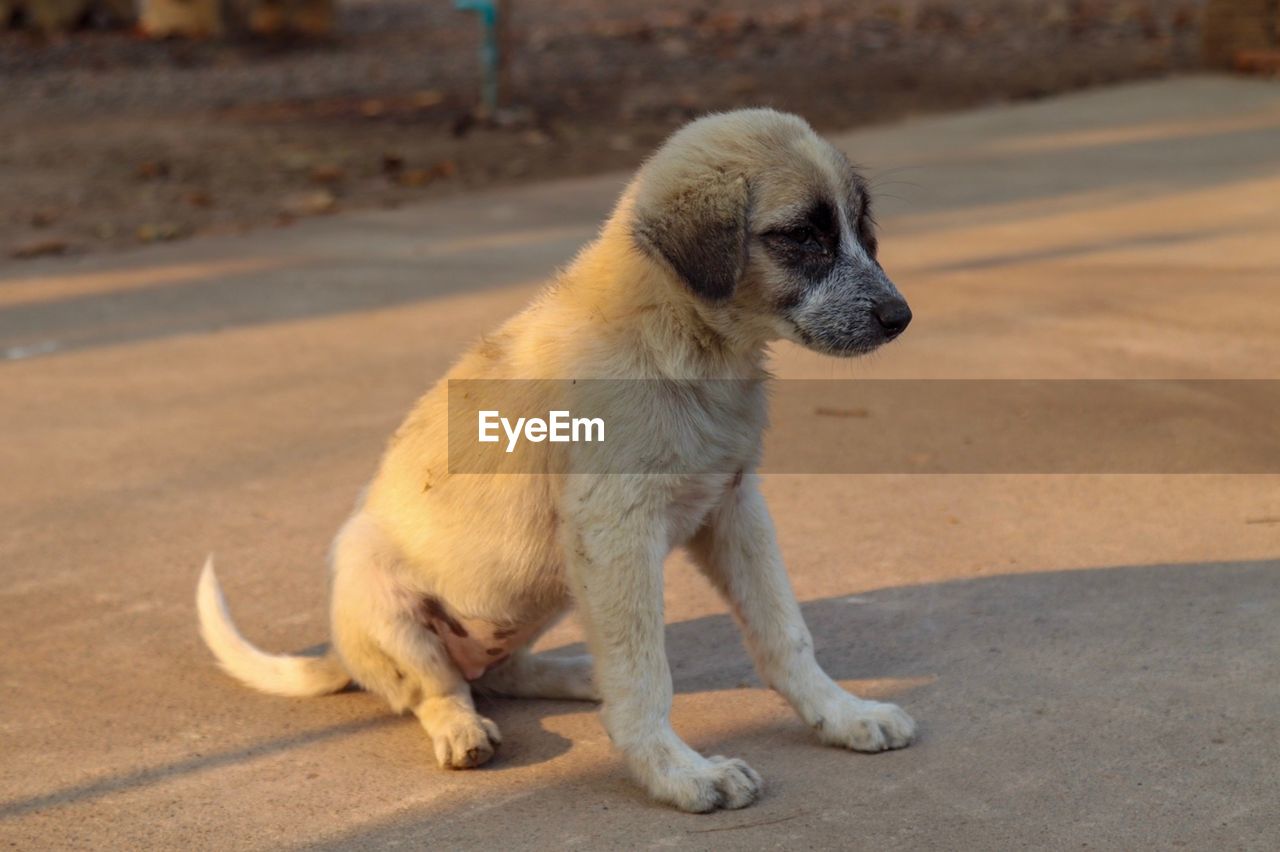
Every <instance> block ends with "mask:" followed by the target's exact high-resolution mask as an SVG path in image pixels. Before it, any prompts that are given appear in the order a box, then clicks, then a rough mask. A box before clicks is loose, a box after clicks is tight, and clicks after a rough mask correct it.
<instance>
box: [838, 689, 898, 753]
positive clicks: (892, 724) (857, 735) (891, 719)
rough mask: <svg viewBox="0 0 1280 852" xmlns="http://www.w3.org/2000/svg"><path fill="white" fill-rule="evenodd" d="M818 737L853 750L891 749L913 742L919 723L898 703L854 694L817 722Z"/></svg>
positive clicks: (874, 750)
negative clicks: (863, 698)
mask: <svg viewBox="0 0 1280 852" xmlns="http://www.w3.org/2000/svg"><path fill="white" fill-rule="evenodd" d="M813 729H814V730H815V731H817V733H818V739H820V740H821V741H822V742H824V743H826V744H827V745H835V746H841V747H842V748H847V749H852V750H853V751H869V752H876V751H887V750H889V749H895V748H903V747H905V746H908V745H910V744H911V741H912V740H913V739H915V736H916V723H915V722H914V721H913V720H912V718H911V717H910V716H908V715H907V714H906V712H905V711H904V710H903V709H902V708H901V707H899V706H898V705H896V704H885V703H883V702H880V701H864V700H862V699H860V698H855V697H853V696H852V695H850V696H849V697H848V699H847V700H842V701H840V702H839V703H838V704H837V705H835V706H834V707H831V708H828V709H827V712H825V713H823V715H822V716H821V717H820V718H819V719H818V720H817V721H816V722H814V723H813Z"/></svg>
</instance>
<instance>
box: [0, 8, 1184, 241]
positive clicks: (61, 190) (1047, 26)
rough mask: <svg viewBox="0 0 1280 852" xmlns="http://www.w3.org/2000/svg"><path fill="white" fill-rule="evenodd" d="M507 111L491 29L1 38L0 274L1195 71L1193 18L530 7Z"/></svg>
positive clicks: (514, 20)
mask: <svg viewBox="0 0 1280 852" xmlns="http://www.w3.org/2000/svg"><path fill="white" fill-rule="evenodd" d="M513 5H514V13H513V15H512V16H511V20H510V25H509V34H510V35H509V37H510V44H511V46H512V50H511V54H510V55H511V63H510V71H509V74H510V83H509V87H508V90H507V95H508V100H509V104H510V107H509V108H508V109H506V110H504V111H502V112H501V113H499V114H498V115H497V116H494V117H489V118H483V117H481V118H478V117H477V115H476V111H475V102H476V99H477V91H478V87H479V82H478V59H477V46H478V43H479V41H478V40H479V29H478V25H477V23H476V21H475V20H474V19H473V17H472V16H470V15H466V14H464V13H461V12H457V11H455V10H454V9H453V8H452V5H451V4H449V3H446V2H421V1H420V2H406V1H405V0H351V2H348V3H347V4H345V5H343V6H342V8H341V10H340V23H339V27H338V32H339V33H340V36H339V37H338V38H337V39H335V40H333V41H332V42H330V43H326V44H322V45H314V44H312V45H293V46H279V45H265V44H261V43H243V42H240V43H227V42H147V41H144V40H142V39H139V38H137V37H136V36H133V35H131V34H127V33H120V32H114V33H112V32H84V33H78V34H75V35H72V36H69V37H65V38H63V39H61V40H56V41H46V40H37V39H34V38H32V37H31V36H27V35H22V34H16V33H8V34H3V35H0V79H3V80H4V81H5V85H4V93H3V95H0V98H2V99H3V100H2V102H3V104H4V108H3V109H2V110H0V223H2V224H0V230H2V232H3V233H2V235H0V251H4V252H5V253H7V254H9V255H10V256H13V257H26V256H40V255H46V254H61V253H80V252H89V251H97V250H102V249H110V248H118V247H122V246H128V245H135V244H137V243H139V242H158V241H168V240H173V239H180V238H184V237H187V236H190V235H193V234H203V233H218V232H224V233H225V232H229V231H238V230H243V229H246V228H252V227H260V226H271V225H274V226H285V225H288V224H290V223H291V222H293V221H296V220H297V219H299V218H303V217H307V216H314V215H322V214H326V213H329V212H332V211H335V210H339V209H356V208H369V207H395V206H398V205H401V204H404V203H407V202H411V201H413V200H416V199H419V198H422V197H427V196H436V195H441V194H449V193H457V192H459V191H462V190H468V189H471V188H475V187H479V186H485V185H492V184H500V183H512V182H520V181H526V180H530V179H534V178H546V177H552V176H565V175H576V174H584V173H594V172H600V171H606V170H610V169H616V168H623V167H628V166H631V165H633V164H634V163H635V162H636V161H637V160H638V159H639V158H640V157H641V156H643V154H644V152H645V151H647V150H648V149H649V148H650V147H652V146H653V145H654V143H656V142H657V141H658V140H660V139H661V138H662V137H663V136H664V135H665V134H666V133H668V132H669V131H670V130H671V129H672V128H673V127H675V126H676V125H678V124H680V123H682V122H683V121H685V120H687V119H688V118H689V117H691V116H693V115H696V114H698V113H701V112H704V111H707V110H713V109H724V108H731V107H736V106H746V105H769V106H775V107H779V108H783V109H788V110H792V111H795V112H799V113H801V114H803V115H805V116H806V117H808V118H809V119H810V120H811V121H812V122H813V123H814V124H815V125H817V126H818V127H819V128H821V129H826V130H831V129H837V128H847V127H854V126H858V125H862V124H866V123H869V122H872V121H883V120H885V119H890V118H896V117H901V116H905V115H909V114H915V113H920V112H927V111H932V110H939V109H947V108H955V107H960V106H966V105H974V104H981V103H988V102H994V101H1001V100H1011V99H1028V98H1037V97H1042V96H1044V95H1048V94H1051V93H1057V92H1062V91H1066V90H1072V89H1077V88H1082V87H1087V86H1093V85H1097V84H1101V83H1104V82H1110V81H1117V80H1123V79H1129V78H1138V77H1150V76H1159V75H1162V74H1166V73H1169V72H1173V71H1181V70H1187V69H1189V68H1193V67H1195V66H1196V65H1197V59H1196V55H1197V42H1198V37H1197V26H1198V20H1199V17H1200V13H1201V8H1202V5H1203V0H1136V2H1130V0H1061V2H1059V0H1054V2H1033V1H1032V0H978V2H961V0H918V1H917V0H898V2H883V3H873V2H843V3H842V2H834V0H825V2H809V3H797V4H786V5H785V7H784V4H776V3H772V2H768V0H736V2H715V0H693V2H690V0H663V1H662V2H656V3H652V4H647V5H645V7H644V8H643V10H642V11H637V10H636V9H635V8H634V6H635V4H627V3H622V2H618V0H568V2H555V0H516V2H514V4H513Z"/></svg>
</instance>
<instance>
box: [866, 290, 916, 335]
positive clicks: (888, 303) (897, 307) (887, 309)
mask: <svg viewBox="0 0 1280 852" xmlns="http://www.w3.org/2000/svg"><path fill="white" fill-rule="evenodd" d="M873 313H875V316H876V321H877V322H879V323H880V328H882V329H884V333H885V334H886V335H888V337H889V338H890V339H892V338H894V337H897V336H898V335H899V334H902V332H904V331H906V330H907V325H908V324H910V322H911V307H910V306H909V305H908V304H907V302H906V300H905V299H902V298H894V299H885V300H884V301H883V302H880V303H879V304H878V305H876V306H875V309H874V311H873Z"/></svg>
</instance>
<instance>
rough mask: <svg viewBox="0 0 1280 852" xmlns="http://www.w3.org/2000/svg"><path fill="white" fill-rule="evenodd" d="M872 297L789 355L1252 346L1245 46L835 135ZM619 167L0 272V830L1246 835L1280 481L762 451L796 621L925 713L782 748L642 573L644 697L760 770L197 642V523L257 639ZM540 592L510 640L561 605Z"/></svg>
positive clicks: (571, 243)
mask: <svg viewBox="0 0 1280 852" xmlns="http://www.w3.org/2000/svg"><path fill="white" fill-rule="evenodd" d="M840 142H841V144H842V145H844V146H845V147H846V148H847V150H849V151H850V153H851V154H852V156H853V157H854V158H855V159H856V160H857V161H859V162H862V163H864V164H866V166H867V168H868V170H869V172H870V173H871V174H873V175H874V176H875V177H876V184H877V188H878V189H879V191H880V193H881V194H882V196H883V198H882V204H881V207H880V209H881V219H882V224H883V245H884V253H885V262H886V265H887V266H888V268H889V269H890V271H891V272H892V273H893V274H894V277H895V278H896V280H897V281H898V282H899V284H900V285H901V286H902V288H903V290H904V291H905V292H906V293H907V294H908V295H909V297H910V298H911V300H912V305H913V307H914V308H915V311H916V317H917V319H916V321H915V323H914V324H913V326H912V328H911V330H910V332H909V333H908V334H907V335H906V336H905V337H904V339H903V340H901V341H900V342H898V343H895V344H894V345H893V346H892V347H891V348H890V349H889V350H887V351H885V352H884V353H883V354H881V355H879V356H877V357H875V358H874V359H871V360H868V361H864V362H859V363H856V364H847V363H839V364H837V363H835V362H831V361H828V360H824V359H822V358H819V357H817V356H813V355H809V354H807V353H803V352H800V351H798V350H796V349H794V348H790V347H785V346H784V347H780V348H779V349H778V351H777V353H776V357H775V359H774V360H775V366H776V370H777V372H778V373H779V374H780V375H781V376H784V377H819V378H833V377H834V378H845V377H877V378H878V377H888V376H893V377H951V378H962V377H986V378H997V377H1023V378H1064V377H1072V378H1077V377H1095V378H1272V379H1275V378H1280V291H1278V290H1277V287H1278V286H1280V86H1277V85H1275V84H1268V83H1261V82H1248V81H1232V80H1227V79H1222V78H1192V79H1184V80H1178V81H1168V82H1160V83H1152V84H1145V85H1136V86H1126V87H1122V88H1116V89H1110V90H1104V91H1096V92H1091V93H1086V94H1081V95H1075V96H1070V97H1065V98H1059V99H1053V100H1045V101H1041V102H1038V103H1034V104H1027V105H1020V106H1014V107H998V108H992V109H987V110H981V111H977V112H970V113H965V114H962V115H956V116H951V117H941V118H929V119H922V120H917V121H911V122H907V123H904V124H900V125H895V126H891V127H884V128H877V129H872V130H867V131H863V132H858V133H855V134H851V135H847V136H844V137H841V139H840ZM621 180H622V177H621V176H613V177H604V178H599V179H591V180H584V181H577V182H573V183H564V184H554V185H546V186H535V187H529V188H525V189H520V190H513V191H508V192H503V193H500V194H493V195H486V196H476V197H471V198H467V199H459V200H454V201H449V202H444V203H439V204H433V205H429V206H423V207H419V208H416V209H411V210H402V211H396V212H384V213H370V214H362V215H352V216H343V217H338V218H333V219H328V220H323V221H315V222H311V223H307V224H305V225H302V226H299V227H296V228H293V229H289V230H284V231H274V232H269V231H264V232H260V233H256V234H253V235H251V236H247V237H242V238H237V239H226V240H208V241H202V242H192V243H188V244H183V245H175V246H168V247H162V248H156V249H153V250H149V251H146V252H141V253H137V254H127V255H118V256H112V257H101V256H99V257H92V258H88V259H85V260H83V261H80V260H74V259H66V260H50V261H41V262H31V263H24V264H12V265H9V266H4V267H0V352H3V354H4V357H5V360H4V361H2V362H0V422H3V423H4V437H5V440H4V441H3V442H2V443H0V482H3V483H4V487H3V488H2V489H0V516H3V517H4V519H5V522H4V524H3V525H0V572H2V573H0V577H2V578H3V583H2V584H0V686H2V690H0V842H7V843H8V844H10V845H14V846H16V847H18V848H32V849H35V848H41V849H45V848H93V849H103V848H141V847H147V846H150V847H167V848H208V849H219V850H222V849H263V848H272V849H275V848H281V847H290V848H292V847H318V848H333V849H351V848H387V847H395V846H405V847H409V848H427V847H429V848H497V849H503V850H512V849H524V848H584V849H601V848H618V849H635V848H641V847H651V846H675V847H682V848H692V849H726V848H729V849H733V848H743V849H747V848H751V849H754V848H774V847H777V848H787V849H795V848H814V849H828V848H855V847H865V848H875V849H882V848H935V849H957V848H974V849H998V848H1025V847H1027V846H1038V847H1044V848H1055V849H1068V848H1071V849H1078V848H1083V847H1086V846H1087V847H1089V848H1108V849H1134V848H1142V847H1150V848H1171V847H1175V846H1185V847H1187V848H1198V849H1208V848H1214V849H1235V848H1248V849H1265V848H1275V845H1276V843H1277V840H1278V838H1280V808H1277V803H1278V802H1280V781H1278V780H1277V779H1278V777H1280V772H1278V771H1277V770H1278V768H1280V722H1278V721H1277V720H1278V719H1280V617H1278V616H1280V561H1277V556H1280V477H1278V476H1194V477H1173V476H1037V475H1022V476H994V475H983V476H910V475H883V476H879V475H878V476H830V475H829V476H820V475H787V476H783V475H779V476H774V477H772V478H770V479H769V481H768V483H767V492H768V494H769V497H770V499H771V502H772V505H773V507H774V511H775V514H776V517H777V522H778V526H779V529H780V536H781V539H782V544H783V548H784V551H785V553H786V554H787V556H788V561H789V564H790V567H791V572H792V575H793V577H794V581H795V586H796V589H797V592H798V594H799V595H800V597H801V599H802V600H803V601H804V608H805V611H806V614H807V616H808V619H809V622H810V625H811V626H812V628H813V632H814V633H815V636H816V638H817V644H818V652H819V656H820V658H821V659H822V661H823V662H824V663H825V664H826V665H827V666H828V668H829V669H830V671H832V673H833V674H834V675H835V676H836V677H838V678H839V679H840V680H841V681H843V682H845V683H846V684H848V685H850V686H851V687H853V688H856V689H859V690H861V691H863V692H865V693H868V694H870V695H874V696H881V697H888V696H891V697H893V699H894V700H897V701H899V702H901V703H902V704H904V706H906V707H907V708H908V709H909V710H910V711H911V712H912V713H913V714H914V715H915V716H916V718H917V719H919V720H920V721H921V723H922V727H923V736H922V739H921V741H920V742H919V743H918V744H917V745H915V746H914V747H912V748H911V749H908V750H906V751H903V752H898V753H893V754H885V755H877V756H864V755H854V754H848V753H842V752H837V751H834V750H829V749H824V748H821V747H819V746H817V745H816V744H814V743H813V742H812V741H811V740H810V738H809V737H808V736H807V732H806V731H805V730H804V729H803V727H802V726H801V725H800V724H799V723H798V722H797V721H796V720H795V719H794V718H793V717H792V716H791V714H790V713H789V711H788V710H787V709H786V708H785V707H784V705H783V703H782V702H781V700H780V699H778V698H777V697H775V696H773V695H772V694H771V693H769V692H766V691H763V690H761V689H760V688H759V687H758V685H757V683H756V681H755V679H754V676H753V675H752V673H751V669H750V666H749V664H748V663H747V660H746V657H745V655H744V653H743V651H742V650H741V648H740V646H739V645H738V642H737V639H736V637H735V632H734V629H733V627H732V625H731V622H730V620H729V619H728V618H727V617H726V615H725V612H724V610H723V607H722V606H721V605H720V604H719V603H718V601H717V600H716V599H715V597H714V595H713V594H712V593H711V592H710V591H709V590H708V589H707V588H706V587H705V585H704V584H703V583H702V582H701V581H700V580H699V579H698V578H697V577H696V575H695V574H694V573H693V572H692V571H691V569H690V568H689V567H688V565H687V564H686V563H685V562H684V561H683V560H682V559H680V558H676V559H673V560H672V563H671V565H670V566H669V568H668V577H669V587H668V592H667V618H668V622H669V624H670V628H669V633H668V647H669V653H670V656H671V659H672V667H673V670H674V673H675V679H676V688H677V693H678V694H677V697H676V703H675V719H676V724H677V726H678V728H679V730H680V731H681V732H682V733H684V734H685V735H686V736H687V737H688V738H689V740H690V741H691V742H692V743H694V744H695V746H696V747H698V748H701V749H705V750H708V751H714V752H717V753H725V754H733V755H738V756H741V757H744V758H746V759H747V760H749V761H750V762H751V763H752V764H753V765H754V766H755V767H756V768H757V769H758V770H759V771H760V772H761V773H762V774H763V775H764V776H765V778H766V780H767V783H768V789H767V794H766V796H765V798H764V799H763V801H761V802H760V803H759V804H758V805H756V806H755V807H753V808H751V809H749V810H745V811H739V812H733V813H721V814H716V815H712V816H704V817H696V816H688V815H684V814H679V813H675V812H673V811H670V810H667V809H664V808H660V807H657V806H655V805H652V804H650V803H649V802H647V801H646V800H645V799H644V797H643V796H642V795H641V794H640V793H639V792H638V791H636V790H635V789H634V788H633V787H632V786H631V785H630V784H629V783H628V782H627V781H626V780H625V778H624V776H623V774H622V771H621V767H620V765H619V762H618V760H617V758H616V757H615V756H614V754H613V753H612V752H611V751H610V749H609V744H608V741H607V738H606V737H605V735H604V733H603V731H602V729H601V727H600V725H599V722H598V720H597V718H596V715H595V713H594V712H593V711H592V709H591V708H589V707H586V706H583V705H575V704H569V703H556V702H533V701H525V702H516V701H493V702H489V703H488V704H487V705H486V710H487V712H489V713H490V714H491V715H492V716H493V717H494V718H495V719H496V720H497V722H498V723H499V725H501V727H502V728H503V730H504V731H505V733H506V738H507V742H506V744H505V745H504V746H503V751H502V753H501V755H500V759H499V760H497V761H496V762H495V763H494V764H493V765H492V766H491V767H489V768H486V769H484V770H481V771H478V772H469V773H447V772H442V771H440V770H437V769H436V768H434V766H433V763H432V760H431V752H430V749H429V746H428V744H427V742H426V740H425V738H424V735H423V734H422V733H421V731H420V729H419V728H418V726H417V724H416V722H415V721H414V720H413V719H412V718H393V717H390V716H389V715H387V713H386V712H385V711H384V710H383V708H382V707H380V706H379V705H378V703H377V702H376V701H374V700H373V699H372V698H370V697H369V696H367V695H364V694H361V693H346V694H342V695H338V696H333V697H329V698H325V699H313V700H308V701H294V700H287V699H280V698H272V697H268V696H262V695H258V694H255V693H252V692H250V691H248V690H246V689H243V688H241V687H239V686H237V685H236V684H234V683H232V682H231V681H230V680H228V679H227V678H226V677H224V676H222V675H221V674H220V673H219V672H217V671H216V669H215V668H214V666H213V665H212V663H211V660H210V658H209V656H208V654H207V653H205V652H204V650H203V648H202V647H201V646H200V645H199V643H198V640H197V638H196V634H195V630H194V628H193V617H194V613H193V606H192V600H191V599H192V592H193V588H194V583H195V577H196V573H197V570H198V568H199V564H200V562H201V560H202V559H203V556H204V554H205V553H206V552H208V551H211V550H212V551H216V552H217V554H218V558H219V560H220V564H221V566H222V571H221V573H222V576H223V579H224V583H225V585H226V587H227V592H228V595H229V596H230V597H231V599H232V604H233V608H234V609H235V611H236V613H237V616H238V618H239V619H240V621H241V624H242V626H243V627H244V628H245V629H246V632H247V633H248V634H249V635H250V636H251V637H252V638H253V639H254V640H255V641H258V642H260V643H261V644H263V645H265V646H268V647H271V648H279V649H297V648H303V647H307V646H309V645H312V644H314V643H316V642H318V641H320V640H322V639H323V638H324V633H325V626H324V614H323V607H324V603H323V586H324V573H323V571H324V569H323V556H324V552H325V548H326V546H327V543H328V539H329V537H330V536H331V535H332V533H333V532H334V530H335V529H336V527H337V525H338V524H339V522H340V521H341V519H342V518H343V517H344V514H345V512H346V511H347V510H348V508H349V506H350V503H351V500H352V499H353V497H354V495H355V493H356V491H357V490H358V489H359V488H360V486H361V485H362V483H363V482H364V481H365V479H366V477H367V476H368V475H369V473H370V472H371V470H372V466H373V464H374V462H375V459H376V457H377V455H378V452H379V450H380V447H381V445H382V442H383V440H384V439H385V437H386V436H387V435H388V433H389V431H390V430H391V429H392V428H393V427H394V425H395V424H396V422H397V421H398V419H399V418H400V416H401V415H402V413H403V412H404V410H405V409H406V407H407V406H408V405H409V404H410V402H411V401H412V400H413V399H414V398H415V396H416V395H417V394H418V393H419V392H420V391H421V390H422V389H423V388H424V387H425V386H426V385H427V384H428V383H429V382H430V381H432V380H433V379H434V378H435V377H437V376H438V375H439V374H440V373H441V372H442V371H443V370H444V369H445V368H446V366H447V364H448V363H449V361H450V359H451V358H452V357H453V356H454V354H455V353H457V352H458V351H459V349H460V348H461V347H462V346H463V345H464V344H465V343H466V342H467V341H468V340H469V339H471V338H472V337H473V336H474V335H476V334H477V333H479V332H480V331H482V330H484V329H486V328H488V327H490V326H492V325H493V324H495V323H496V322H497V321H498V320H500V319H501V318H503V317H505V316H506V315H508V314H509V313H511V312H512V311H514V310H515V309H516V308H517V307H518V306H520V305H521V304H522V303H523V302H524V301H526V300H527V299H528V298H529V296H530V295H531V294H532V293H533V292H534V290H535V287H536V282H537V280H538V279H540V278H541V277H543V276H544V275H546V274H547V273H548V272H549V271H550V270H551V269H552V268H553V267H554V266H555V265H556V264H558V263H561V262H563V261H564V260H566V259H567V258H568V257H570V256H571V254H572V252H573V250H574V248H575V247H576V246H577V245H579V244H580V243H581V242H582V241H583V240H584V239H585V238H586V237H587V236H588V235H589V234H590V233H591V232H592V229H593V228H594V227H595V225H596V223H597V222H598V220H599V218H600V217H601V215H602V214H603V213H604V212H605V211H606V210H607V209H608V207H609V204H610V200H611V198H612V196H613V195H614V193H615V192H616V191H617V189H618V187H619V185H620V183H621ZM579 638H580V637H579V634H578V630H577V627H576V625H575V624H574V623H573V621H572V619H570V620H568V621H566V622H565V623H564V624H563V625H562V626H560V627H558V628H557V629H556V630H555V631H554V632H553V633H552V634H551V635H550V636H548V637H547V638H546V640H545V644H546V646H547V647H548V648H555V647H561V646H565V645H571V644H573V643H575V642H578V641H579Z"/></svg>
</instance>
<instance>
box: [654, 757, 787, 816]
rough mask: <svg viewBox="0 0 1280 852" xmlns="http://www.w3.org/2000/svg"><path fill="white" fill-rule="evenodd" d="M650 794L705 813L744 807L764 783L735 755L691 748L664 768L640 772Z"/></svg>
mask: <svg viewBox="0 0 1280 852" xmlns="http://www.w3.org/2000/svg"><path fill="white" fill-rule="evenodd" d="M640 774H641V776H642V779H641V780H642V781H643V782H644V784H645V786H646V787H648V788H649V793H650V794H651V795H652V796H653V797H654V798H655V799H658V800H659V801H662V802H666V803H668V804H671V805H675V806H676V807H677V808H679V809H680V810H682V811H689V812H690V813H695V814H705V813H708V812H710V811H714V810H717V809H719V808H726V809H728V810H735V809H737V808H745V807H746V806H747V805H749V804H751V803H752V802H754V801H755V800H756V799H758V798H759V797H760V791H761V790H762V789H763V787H764V782H763V781H761V780H760V776H759V774H757V773H756V771H755V770H754V769H752V768H751V767H750V766H748V765H747V764H746V762H745V761H742V760H738V759H736V758H729V757H721V756H719V755H717V756H715V757H709V758H708V757H702V756H701V755H699V754H698V753H697V752H693V751H690V752H689V753H688V755H686V756H684V757H683V758H682V759H680V760H679V761H677V762H674V763H670V764H667V765H666V766H663V767H662V768H661V769H656V768H655V769H652V770H651V771H647V772H646V771H642V772H640Z"/></svg>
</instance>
